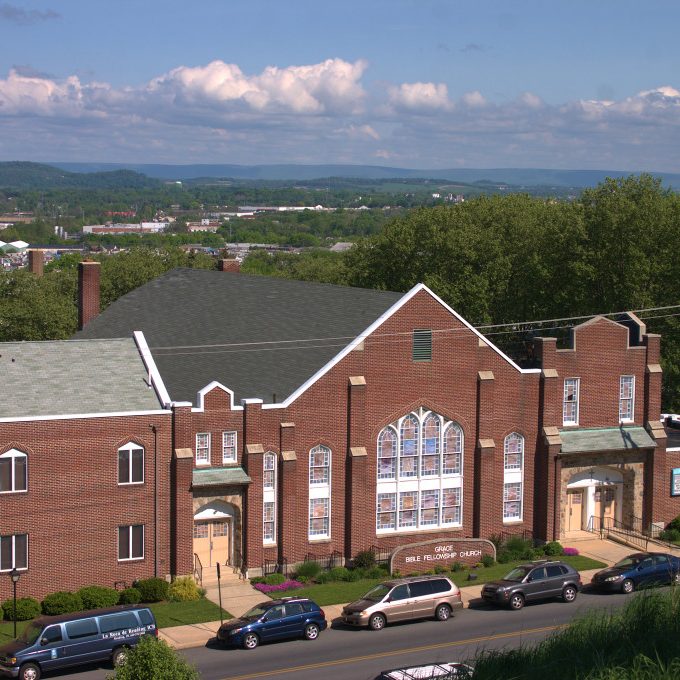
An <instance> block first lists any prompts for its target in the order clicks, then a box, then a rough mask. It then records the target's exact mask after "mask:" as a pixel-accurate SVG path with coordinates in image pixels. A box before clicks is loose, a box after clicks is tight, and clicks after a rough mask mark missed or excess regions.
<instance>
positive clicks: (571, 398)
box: [562, 378, 581, 425]
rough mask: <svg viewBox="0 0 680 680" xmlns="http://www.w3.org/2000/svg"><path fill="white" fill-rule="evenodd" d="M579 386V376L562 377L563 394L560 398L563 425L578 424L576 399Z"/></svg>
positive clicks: (577, 398)
mask: <svg viewBox="0 0 680 680" xmlns="http://www.w3.org/2000/svg"><path fill="white" fill-rule="evenodd" d="M580 386H581V379H580V378H565V379H564V396H563V400H562V424H563V425H578V401H579V390H580Z"/></svg>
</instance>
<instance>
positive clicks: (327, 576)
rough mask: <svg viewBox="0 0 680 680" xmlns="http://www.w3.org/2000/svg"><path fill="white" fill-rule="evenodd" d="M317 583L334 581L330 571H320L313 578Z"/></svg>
mask: <svg viewBox="0 0 680 680" xmlns="http://www.w3.org/2000/svg"><path fill="white" fill-rule="evenodd" d="M314 580H315V581H316V582H317V583H330V582H331V581H335V579H334V578H333V576H332V575H331V572H330V571H322V572H321V573H320V574H319V575H318V576H317V577H316V578H315V579H314Z"/></svg>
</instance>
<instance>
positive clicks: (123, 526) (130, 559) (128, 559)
mask: <svg viewBox="0 0 680 680" xmlns="http://www.w3.org/2000/svg"><path fill="white" fill-rule="evenodd" d="M133 527H142V555H141V557H121V556H120V530H121V529H127V530H128V554H130V555H132V528H133ZM116 539H117V541H118V542H117V546H118V550H119V553H118V561H119V562H138V561H139V560H143V559H144V553H145V551H146V527H145V526H144V525H143V524H121V525H120V526H119V527H118V534H117V535H116Z"/></svg>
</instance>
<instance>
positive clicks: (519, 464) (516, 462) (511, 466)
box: [503, 432, 524, 522]
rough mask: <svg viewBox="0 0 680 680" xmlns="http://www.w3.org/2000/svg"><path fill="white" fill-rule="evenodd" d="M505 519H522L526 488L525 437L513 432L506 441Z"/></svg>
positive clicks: (512, 520)
mask: <svg viewBox="0 0 680 680" xmlns="http://www.w3.org/2000/svg"><path fill="white" fill-rule="evenodd" d="M503 449H504V461H505V462H504V470H503V521H505V522H514V521H518V520H521V519H522V512H523V504H524V499H523V489H524V437H523V436H522V435H521V434H519V432H511V433H510V434H509V435H508V436H507V437H506V438H505V441H504V444H503Z"/></svg>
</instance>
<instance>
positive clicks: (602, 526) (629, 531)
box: [588, 515, 649, 551]
mask: <svg viewBox="0 0 680 680" xmlns="http://www.w3.org/2000/svg"><path fill="white" fill-rule="evenodd" d="M588 530H589V531H591V532H593V533H599V534H600V537H602V538H604V536H605V534H606V535H607V536H609V535H612V534H613V535H616V536H619V537H622V538H624V539H625V540H626V541H627V542H628V543H632V544H633V545H635V546H637V547H639V548H640V549H641V550H645V551H646V550H647V549H648V547H649V536H648V535H647V534H646V533H645V532H644V531H643V529H642V520H641V519H640V518H639V517H632V516H631V517H630V518H629V521H628V522H625V523H624V522H622V521H620V520H618V519H614V518H613V517H599V516H595V515H591V516H590V519H589V520H588Z"/></svg>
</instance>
